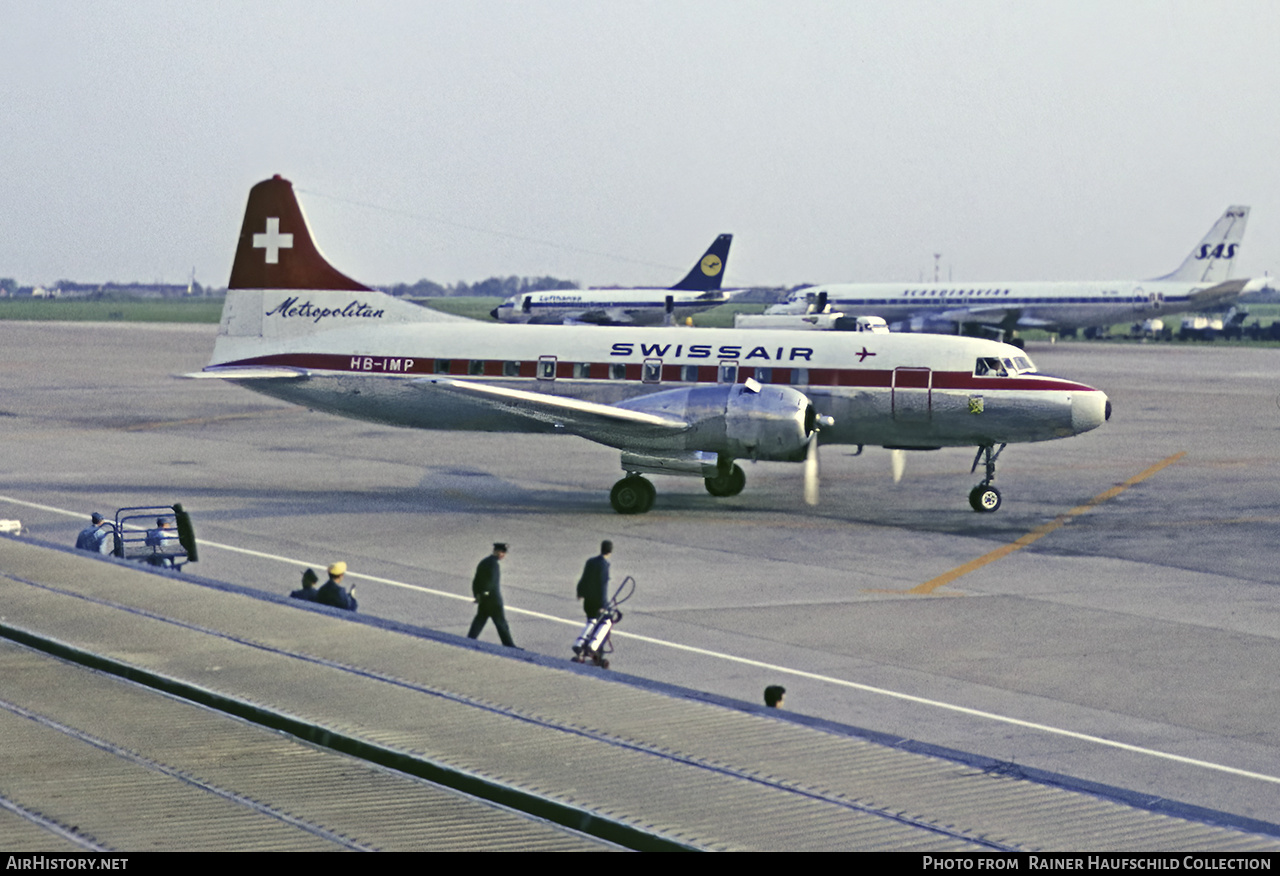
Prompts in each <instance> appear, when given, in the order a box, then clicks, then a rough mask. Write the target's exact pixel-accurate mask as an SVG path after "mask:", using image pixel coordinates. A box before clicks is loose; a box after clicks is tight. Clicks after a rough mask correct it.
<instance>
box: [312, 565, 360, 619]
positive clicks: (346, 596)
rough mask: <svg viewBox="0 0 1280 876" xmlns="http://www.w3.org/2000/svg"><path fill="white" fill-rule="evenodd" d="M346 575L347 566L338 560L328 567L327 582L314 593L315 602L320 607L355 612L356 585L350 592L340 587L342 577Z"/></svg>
mask: <svg viewBox="0 0 1280 876" xmlns="http://www.w3.org/2000/svg"><path fill="white" fill-rule="evenodd" d="M345 574H347V564H346V563H344V562H342V561H341V560H339V561H338V562H336V563H334V564H333V565H332V566H330V567H329V580H328V581H326V582H324V586H323V587H321V588H320V589H319V590H318V591H316V602H318V603H320V604H321V605H332V606H333V607H334V608H345V609H346V610H347V611H355V610H356V585H354V584H352V585H351V589H350V590H345V589H343V587H342V576H343V575H345Z"/></svg>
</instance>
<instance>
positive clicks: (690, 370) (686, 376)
mask: <svg viewBox="0 0 1280 876" xmlns="http://www.w3.org/2000/svg"><path fill="white" fill-rule="evenodd" d="M680 379H681V380H683V381H684V382H685V383H697V382H698V366H697V365H683V366H681V368H680Z"/></svg>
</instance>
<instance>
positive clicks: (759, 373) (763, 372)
mask: <svg viewBox="0 0 1280 876" xmlns="http://www.w3.org/2000/svg"><path fill="white" fill-rule="evenodd" d="M772 379H773V369H772V368H757V369H756V380H757V381H759V382H760V383H768V382H769V381H770V380H772Z"/></svg>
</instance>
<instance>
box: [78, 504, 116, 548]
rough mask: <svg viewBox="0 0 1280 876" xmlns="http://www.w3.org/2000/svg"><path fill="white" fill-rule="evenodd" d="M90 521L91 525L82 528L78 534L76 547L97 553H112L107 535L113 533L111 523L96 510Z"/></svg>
mask: <svg viewBox="0 0 1280 876" xmlns="http://www.w3.org/2000/svg"><path fill="white" fill-rule="evenodd" d="M89 521H90V524H91V525H89V526H86V527H85V528H84V529H82V530H80V534H79V535H78V536H76V547H77V548H79V549H80V550H82V551H92V552H93V553H95V554H109V553H111V546H110V545H109V544H108V542H107V536H108V535H110V534H111V524H110V523H109V522H108V521H106V520H103V519H102V515H101V514H99V513H98V512H96V511H95V512H94V513H93V515H92V516H91V517H90V518H89ZM103 527H106V528H105V529H104V528H103Z"/></svg>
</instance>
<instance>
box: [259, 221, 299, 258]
mask: <svg viewBox="0 0 1280 876" xmlns="http://www.w3.org/2000/svg"><path fill="white" fill-rule="evenodd" d="M253 248H254V249H265V250H266V251H267V264H269V265H275V264H279V263H280V250H282V249H293V235H292V234H281V233H280V218H279V217H278V216H271V217H270V218H268V219H267V230H266V233H264V234H255V235H254V236H253Z"/></svg>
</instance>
